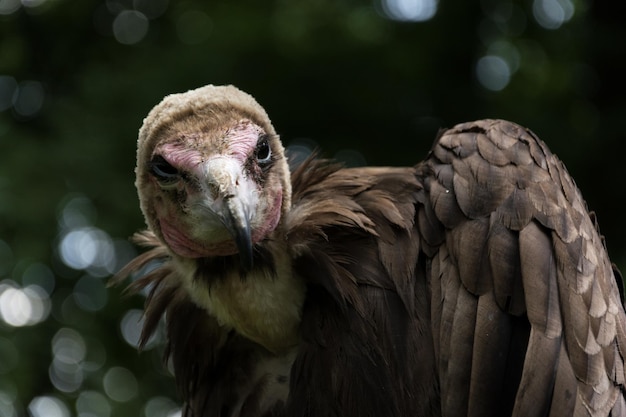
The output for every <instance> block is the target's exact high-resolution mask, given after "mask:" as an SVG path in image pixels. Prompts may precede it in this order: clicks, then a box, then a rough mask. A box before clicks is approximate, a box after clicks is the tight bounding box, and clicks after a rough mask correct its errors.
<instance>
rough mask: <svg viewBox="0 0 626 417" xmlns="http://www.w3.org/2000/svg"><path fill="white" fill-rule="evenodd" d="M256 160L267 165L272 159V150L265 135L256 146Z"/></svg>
mask: <svg viewBox="0 0 626 417" xmlns="http://www.w3.org/2000/svg"><path fill="white" fill-rule="evenodd" d="M255 152H256V160H257V162H258V163H259V164H267V163H268V162H270V161H271V159H272V149H271V148H270V144H269V142H268V140H267V135H263V136H261V137H260V138H259V142H258V143H257V144H256V151H255Z"/></svg>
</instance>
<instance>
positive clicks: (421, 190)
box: [118, 86, 626, 417]
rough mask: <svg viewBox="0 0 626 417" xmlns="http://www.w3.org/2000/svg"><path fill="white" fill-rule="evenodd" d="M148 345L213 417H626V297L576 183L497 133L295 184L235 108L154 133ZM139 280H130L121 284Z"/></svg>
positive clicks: (140, 183) (268, 129)
mask: <svg viewBox="0 0 626 417" xmlns="http://www.w3.org/2000/svg"><path fill="white" fill-rule="evenodd" d="M137 164H138V165H137V183H136V184H137V188H138V191H139V196H140V201H141V207H142V210H143V212H144V215H145V216H146V222H147V224H148V227H149V230H148V231H146V232H143V233H140V234H138V235H137V236H136V241H137V243H139V244H140V245H142V246H146V247H149V248H151V249H150V250H149V251H147V252H145V253H144V254H142V255H140V256H139V257H137V258H136V259H135V260H134V261H132V262H131V263H130V264H129V265H128V266H127V267H126V268H125V269H124V270H123V271H121V272H120V274H119V275H118V276H119V277H124V276H127V275H129V274H131V273H133V272H137V271H139V270H141V268H142V267H143V266H144V265H145V264H147V263H148V262H151V261H153V260H155V259H158V260H159V261H160V266H159V267H157V268H156V269H152V270H151V272H149V273H147V274H146V275H144V276H142V277H140V278H138V279H137V280H136V281H135V282H134V283H133V284H131V289H133V290H135V291H136V290H139V289H142V288H149V289H150V291H149V296H148V298H147V300H146V310H145V315H146V321H145V326H144V332H143V338H142V340H143V341H144V342H145V341H146V340H147V339H148V337H149V336H150V335H151V334H152V333H153V332H154V331H155V329H156V326H157V324H158V322H159V321H160V320H161V318H162V317H165V321H166V327H167V351H166V355H167V356H168V357H171V360H172V364H173V368H174V371H175V374H176V381H177V384H178V387H179V389H180V392H181V394H182V396H183V398H184V400H185V407H184V413H183V415H184V416H186V417H192V416H193V417H200V416H342V417H343V416H359V417H362V416H376V417H380V416H438V415H443V416H489V415H492V416H503V415H516V416H572V415H575V416H587V415H589V416H608V415H611V416H624V415H626V401H625V393H624V386H625V385H624V383H625V379H626V376H625V370H624V352H625V349H626V316H625V313H624V308H623V305H622V300H621V292H620V289H619V286H621V277H620V276H619V274H618V273H617V271H616V270H615V269H614V268H613V267H612V265H611V263H610V261H609V258H608V255H607V252H606V249H605V247H604V242H603V239H602V237H601V235H600V234H599V231H598V226H597V224H596V221H595V218H594V217H593V216H592V215H591V216H590V214H589V213H588V211H587V208H586V205H585V202H584V201H583V199H582V197H581V195H580V192H579V191H578V189H577V188H576V185H575V184H574V182H573V180H572V179H571V177H570V176H569V174H568V173H567V171H566V169H565V167H564V166H563V164H562V163H561V162H560V161H559V160H558V159H557V158H556V157H555V156H554V155H553V154H551V153H550V151H549V150H548V148H547V147H546V145H545V144H544V143H543V142H541V141H540V140H539V139H538V138H537V137H536V136H535V135H534V134H533V133H532V132H530V131H529V130H526V129H524V128H522V127H520V126H518V125H515V124H513V123H510V122H506V121H500V120H481V121H476V122H472V123H465V124H461V125H458V126H455V127H454V128H452V129H450V130H446V131H444V132H442V134H441V135H440V136H439V137H438V138H437V140H436V141H435V144H434V145H433V148H432V150H431V152H430V153H429V154H428V155H427V157H426V159H425V160H424V161H423V162H420V163H419V164H417V165H416V166H414V167H410V168H351V169H344V168H341V167H340V166H339V165H336V164H333V163H331V162H328V161H324V160H318V159H315V158H311V159H308V160H307V161H305V162H304V163H303V164H301V165H300V166H299V167H298V168H297V169H296V170H295V172H293V173H292V174H291V175H290V174H289V171H288V168H287V164H286V159H285V156H284V152H283V148H282V146H281V144H280V142H279V140H278V137H277V136H276V134H275V132H274V129H273V127H272V126H271V123H270V121H269V118H268V117H267V115H266V114H265V111H264V110H263V109H262V108H261V107H260V106H259V105H258V104H257V103H256V102H255V101H254V99H252V98H251V97H250V96H249V95H247V94H245V93H243V92H241V91H239V90H237V89H236V88H234V87H214V86H207V87H203V88H200V89H198V90H194V91H190V92H187V93H185V94H178V95H173V96H168V97H166V98H165V99H164V101H163V102H162V103H161V104H159V105H158V106H157V107H155V108H154V109H153V110H152V111H151V113H150V114H149V115H148V117H147V118H146V120H145V121H144V125H143V127H142V129H141V131H140V135H139V143H138V162H137ZM118 279H119V278H118Z"/></svg>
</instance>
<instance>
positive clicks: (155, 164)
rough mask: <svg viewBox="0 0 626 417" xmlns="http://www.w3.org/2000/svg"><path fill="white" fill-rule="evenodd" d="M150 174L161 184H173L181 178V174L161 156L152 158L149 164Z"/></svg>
mask: <svg viewBox="0 0 626 417" xmlns="http://www.w3.org/2000/svg"><path fill="white" fill-rule="evenodd" d="M149 168H150V172H151V173H152V175H154V176H155V177H156V179H157V180H158V181H159V182H160V183H172V182H175V181H177V180H178V179H179V178H180V173H179V172H178V170H177V169H176V168H174V167H173V166H172V165H171V164H170V163H169V162H167V161H166V160H165V158H163V157H162V156H161V155H156V156H155V157H154V158H152V161H150V164H149Z"/></svg>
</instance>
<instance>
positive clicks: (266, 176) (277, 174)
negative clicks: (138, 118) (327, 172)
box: [136, 85, 291, 270]
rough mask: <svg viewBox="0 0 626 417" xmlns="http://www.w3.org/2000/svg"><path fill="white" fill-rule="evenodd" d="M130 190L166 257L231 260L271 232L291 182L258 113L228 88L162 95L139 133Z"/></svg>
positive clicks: (246, 256)
mask: <svg viewBox="0 0 626 417" xmlns="http://www.w3.org/2000/svg"><path fill="white" fill-rule="evenodd" d="M136 174H137V182H136V186H137V190H138V192H139V199H140V204H141V210H142V211H143V214H144V216H145V218H146V221H147V223H148V226H149V227H150V229H151V230H152V231H153V232H154V233H155V234H156V236H157V237H158V238H159V239H160V240H161V241H162V242H163V244H165V245H166V246H167V247H168V248H169V249H170V250H171V252H172V254H173V255H174V256H177V257H180V258H187V259H193V258H204V257H214V256H226V255H234V254H238V256H239V258H240V262H241V265H242V266H243V267H244V269H246V270H249V269H251V267H252V258H253V246H254V244H256V243H257V242H259V241H261V240H263V239H265V238H266V237H267V236H268V235H269V234H270V233H272V232H273V231H274V229H276V227H277V226H278V224H279V223H280V219H281V217H282V215H283V213H284V212H285V210H286V209H287V208H288V207H289V204H290V196H291V184H290V180H289V171H288V166H287V162H286V160H285V156H284V149H283V147H282V145H281V143H280V141H279V140H278V137H277V135H276V132H275V131H274V128H273V127H272V125H271V123H270V120H269V118H268V116H267V114H266V112H265V110H264V109H263V108H262V107H261V106H260V105H259V104H258V103H257V102H256V101H255V100H254V99H253V98H252V97H251V96H250V95H248V94H246V93H244V92H242V91H240V90H238V89H237V88H235V87H232V86H224V87H216V86H212V85H209V86H205V87H203V88H199V89H196V90H193V91H189V92H187V93H183V94H173V95H170V96H167V97H165V99H163V101H162V102H161V103H160V104H159V105H157V106H156V107H154V108H153V109H152V111H151V112H150V113H149V114H148V116H147V117H146V119H145V120H144V123H143V126H142V128H141V130H140V132H139V141H138V153H137V169H136Z"/></svg>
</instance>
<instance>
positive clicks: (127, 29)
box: [113, 10, 149, 45]
mask: <svg viewBox="0 0 626 417" xmlns="http://www.w3.org/2000/svg"><path fill="white" fill-rule="evenodd" d="M148 27H149V22H148V18H147V17H146V16H145V15H144V14H143V13H141V12H138V11H136V10H124V11H122V12H120V14H118V15H117V17H116V18H115V20H113V36H115V39H116V40H117V41H118V42H119V43H122V44H124V45H133V44H136V43H138V42H139V41H141V40H142V39H143V38H144V37H145V36H146V34H147V33H148Z"/></svg>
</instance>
